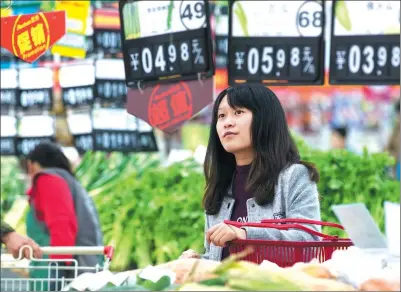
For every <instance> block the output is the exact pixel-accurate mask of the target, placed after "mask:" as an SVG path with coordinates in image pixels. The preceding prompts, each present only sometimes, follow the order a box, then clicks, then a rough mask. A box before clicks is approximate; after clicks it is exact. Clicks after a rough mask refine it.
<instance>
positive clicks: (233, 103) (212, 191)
mask: <svg viewBox="0 0 401 292" xmlns="http://www.w3.org/2000/svg"><path fill="white" fill-rule="evenodd" d="M225 96H227V102H228V104H229V106H230V107H231V108H233V109H237V108H246V109H248V110H250V111H251V112H252V114H253V118H252V124H251V141H252V145H253V150H254V153H255V158H254V160H253V162H252V165H251V170H250V173H249V176H248V178H247V182H246V189H247V190H248V191H250V192H252V194H253V196H254V197H255V200H256V202H257V203H258V204H259V205H266V204H268V203H271V202H272V201H273V198H274V189H275V186H276V184H277V182H278V178H279V174H280V172H282V171H283V170H284V169H285V168H287V167H289V166H291V165H292V164H295V163H300V164H303V165H305V166H306V167H307V168H308V170H309V175H310V178H311V180H312V181H315V182H318V181H319V173H318V171H317V169H316V168H315V167H314V165H313V164H311V163H308V162H304V161H301V159H300V156H299V152H298V149H297V146H296V145H295V142H294V141H293V139H292V137H291V134H290V131H289V129H288V125H287V121H286V117H285V113H284V110H283V108H282V106H281V104H280V101H279V100H278V98H277V96H276V95H275V94H274V93H273V92H272V91H271V90H270V89H268V88H267V87H265V86H262V85H256V86H254V85H247V84H245V85H238V86H235V87H229V88H227V89H225V90H223V91H222V92H221V93H220V94H219V95H218V97H217V99H216V101H215V103H214V107H213V116H212V123H211V127H210V135H209V143H208V147H207V152H206V158H205V163H204V173H205V178H206V188H205V194H204V197H203V207H204V208H205V210H206V213H207V214H210V215H214V214H216V213H218V212H219V210H220V207H221V203H222V200H223V198H224V196H225V194H226V193H227V189H228V188H229V186H230V183H231V181H232V178H233V175H234V171H235V168H236V162H235V157H234V155H233V154H232V153H229V152H227V151H225V150H224V148H223V146H222V144H221V142H220V139H219V137H218V134H217V130H216V124H217V115H218V108H219V105H220V103H221V101H222V100H223V98H224V97H225Z"/></svg>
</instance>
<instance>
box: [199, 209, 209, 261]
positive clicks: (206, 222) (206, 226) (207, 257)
mask: <svg viewBox="0 0 401 292" xmlns="http://www.w3.org/2000/svg"><path fill="white" fill-rule="evenodd" d="M208 230H209V221H208V219H207V215H206V214H205V234H204V238H205V239H204V241H205V243H204V246H205V253H204V254H203V255H201V258H202V259H205V260H208V259H210V243H209V242H207V240H206V232H207V231H208Z"/></svg>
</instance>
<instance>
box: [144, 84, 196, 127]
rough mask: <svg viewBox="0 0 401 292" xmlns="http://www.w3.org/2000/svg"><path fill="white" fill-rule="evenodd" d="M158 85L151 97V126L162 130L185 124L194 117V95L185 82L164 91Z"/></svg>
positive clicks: (149, 109)
mask: <svg viewBox="0 0 401 292" xmlns="http://www.w3.org/2000/svg"><path fill="white" fill-rule="evenodd" d="M160 88H161V87H160V85H157V86H156V87H155V88H154V89H153V91H152V94H151V96H150V99H149V106H148V117H149V124H150V125H151V126H153V127H157V128H159V129H161V130H163V129H165V128H169V127H171V126H174V125H177V124H180V123H183V122H185V121H187V120H189V119H190V118H191V117H192V114H193V110H192V93H191V90H190V88H189V87H188V85H187V84H185V83H184V82H180V83H178V84H174V85H171V86H170V87H169V88H167V89H165V88H163V89H164V90H161V89H160Z"/></svg>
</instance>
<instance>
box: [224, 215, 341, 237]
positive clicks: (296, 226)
mask: <svg viewBox="0 0 401 292" xmlns="http://www.w3.org/2000/svg"><path fill="white" fill-rule="evenodd" d="M224 223H225V224H228V225H231V226H235V227H238V228H242V227H258V228H273V229H279V230H288V229H299V230H303V231H305V232H307V233H309V234H312V235H316V236H319V237H321V238H324V239H329V240H338V237H337V236H331V235H327V234H324V233H321V232H318V231H316V230H313V229H311V228H309V227H306V226H303V225H300V224H285V225H278V224H272V223H249V222H236V221H230V220H224Z"/></svg>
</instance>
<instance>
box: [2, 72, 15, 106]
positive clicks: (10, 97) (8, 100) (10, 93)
mask: <svg viewBox="0 0 401 292" xmlns="http://www.w3.org/2000/svg"><path fill="white" fill-rule="evenodd" d="M17 88H18V71H17V70H16V69H1V76H0V97H1V109H2V110H4V109H7V110H8V109H10V108H14V107H15V106H16V105H17V103H18V96H17V94H18V90H17Z"/></svg>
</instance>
